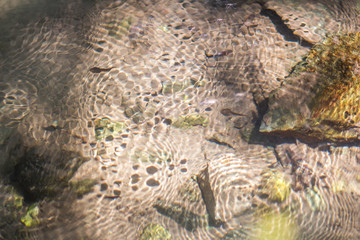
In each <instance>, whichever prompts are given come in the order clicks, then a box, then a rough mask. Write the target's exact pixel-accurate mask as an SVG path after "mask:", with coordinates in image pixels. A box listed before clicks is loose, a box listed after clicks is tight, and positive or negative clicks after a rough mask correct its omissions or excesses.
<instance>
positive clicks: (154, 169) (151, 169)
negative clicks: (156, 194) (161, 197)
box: [146, 166, 158, 175]
mask: <svg viewBox="0 0 360 240" xmlns="http://www.w3.org/2000/svg"><path fill="white" fill-rule="evenodd" d="M157 171H158V169H157V168H156V167H154V166H150V167H147V168H146V172H147V173H148V174H150V175H152V174H154V173H156V172H157Z"/></svg>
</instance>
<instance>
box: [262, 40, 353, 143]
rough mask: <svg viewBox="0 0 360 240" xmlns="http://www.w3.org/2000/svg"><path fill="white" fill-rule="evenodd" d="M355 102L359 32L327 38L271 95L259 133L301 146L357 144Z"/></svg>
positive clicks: (312, 50)
mask: <svg viewBox="0 0 360 240" xmlns="http://www.w3.org/2000/svg"><path fill="white" fill-rule="evenodd" d="M359 97H360V33H349V34H333V35H329V36H328V37H326V38H325V39H324V40H323V41H322V42H321V43H319V44H316V45H314V47H313V48H312V49H311V50H310V52H309V53H308V54H307V55H306V56H305V57H304V60H303V61H302V62H300V63H299V64H298V65H297V66H296V67H295V68H294V70H293V72H292V73H291V74H290V76H289V77H288V78H287V79H285V80H284V83H283V85H282V87H280V88H279V89H278V90H276V91H275V92H274V93H273V94H272V95H271V97H270V101H269V112H268V113H266V115H265V116H264V121H263V124H262V126H261V128H260V131H261V132H264V133H274V134H279V135H284V136H295V137H299V138H303V139H304V140H306V141H309V140H311V139H313V140H330V141H340V142H344V141H357V140H358V138H359V136H360V134H359V131H357V128H359V127H360V111H359V108H360V103H359V101H358V99H359Z"/></svg>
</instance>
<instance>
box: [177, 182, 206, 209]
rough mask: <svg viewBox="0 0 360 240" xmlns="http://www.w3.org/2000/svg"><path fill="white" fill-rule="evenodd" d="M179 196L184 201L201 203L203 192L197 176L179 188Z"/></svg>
mask: <svg viewBox="0 0 360 240" xmlns="http://www.w3.org/2000/svg"><path fill="white" fill-rule="evenodd" d="M178 191H179V194H180V195H181V196H182V197H183V199H184V200H186V201H190V202H197V203H198V202H200V200H201V192H200V189H199V187H198V184H197V180H196V176H194V177H191V178H189V179H188V180H187V181H186V182H185V183H184V184H182V185H180V186H179V188H178Z"/></svg>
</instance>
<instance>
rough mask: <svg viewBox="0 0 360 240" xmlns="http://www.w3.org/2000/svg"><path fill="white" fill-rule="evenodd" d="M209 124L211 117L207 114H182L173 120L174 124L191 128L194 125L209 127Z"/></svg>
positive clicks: (178, 126)
mask: <svg viewBox="0 0 360 240" xmlns="http://www.w3.org/2000/svg"><path fill="white" fill-rule="evenodd" d="M208 124H209V118H208V116H206V115H201V114H198V113H194V114H188V115H184V116H180V117H179V118H177V119H175V120H174V121H173V124H172V125H173V126H174V127H177V128H191V127H193V126H203V127H207V126H208Z"/></svg>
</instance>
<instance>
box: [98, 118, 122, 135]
mask: <svg viewBox="0 0 360 240" xmlns="http://www.w3.org/2000/svg"><path fill="white" fill-rule="evenodd" d="M125 129H126V124H125V123H123V122H112V121H111V120H110V119H108V118H101V119H96V120H95V138H96V139H97V140H102V139H106V140H107V139H113V138H115V137H117V136H119V135H120V134H121V133H122V132H123V131H124V130H125Z"/></svg>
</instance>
